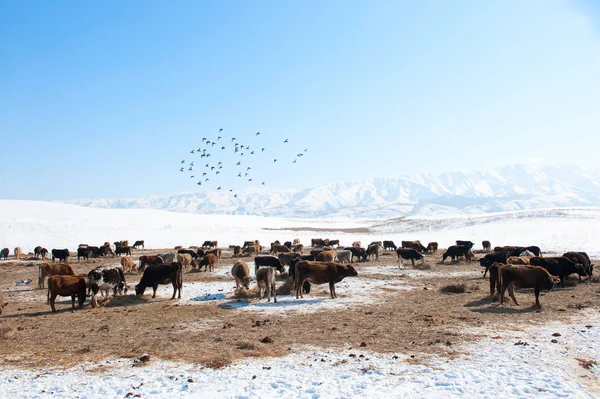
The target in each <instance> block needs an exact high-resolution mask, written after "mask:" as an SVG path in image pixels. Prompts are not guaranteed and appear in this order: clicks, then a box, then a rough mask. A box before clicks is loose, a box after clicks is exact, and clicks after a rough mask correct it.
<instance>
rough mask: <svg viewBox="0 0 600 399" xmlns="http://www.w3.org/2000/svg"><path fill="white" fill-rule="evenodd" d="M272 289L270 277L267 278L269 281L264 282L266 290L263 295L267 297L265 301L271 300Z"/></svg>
mask: <svg viewBox="0 0 600 399" xmlns="http://www.w3.org/2000/svg"><path fill="white" fill-rule="evenodd" d="M273 273H274V272H273ZM272 291H273V284H271V279H269V281H267V284H266V292H265V296H266V297H268V298H269V299H268V300H267V302H271V293H272Z"/></svg>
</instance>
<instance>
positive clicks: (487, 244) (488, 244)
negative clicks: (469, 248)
mask: <svg viewBox="0 0 600 399" xmlns="http://www.w3.org/2000/svg"><path fill="white" fill-rule="evenodd" d="M481 246H482V247H483V250H484V251H490V250H491V249H492V243H491V242H489V241H488V240H483V241H481Z"/></svg>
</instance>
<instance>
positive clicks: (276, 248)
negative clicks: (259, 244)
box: [269, 244, 292, 255]
mask: <svg viewBox="0 0 600 399" xmlns="http://www.w3.org/2000/svg"><path fill="white" fill-rule="evenodd" d="M291 251H292V250H291V249H289V248H288V247H286V246H285V245H278V244H273V245H271V250H270V251H269V252H270V253H272V254H273V255H277V254H278V253H280V252H291Z"/></svg>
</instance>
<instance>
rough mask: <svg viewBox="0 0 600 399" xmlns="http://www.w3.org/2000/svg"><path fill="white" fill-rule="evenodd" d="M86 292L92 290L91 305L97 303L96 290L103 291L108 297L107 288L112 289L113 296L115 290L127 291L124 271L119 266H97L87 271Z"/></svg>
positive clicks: (94, 305) (115, 292)
mask: <svg viewBox="0 0 600 399" xmlns="http://www.w3.org/2000/svg"><path fill="white" fill-rule="evenodd" d="M88 280H89V283H88V293H89V292H90V291H91V292H92V307H93V308H95V307H96V306H97V305H98V302H97V300H96V294H98V291H103V292H105V293H106V296H107V297H108V290H110V289H112V290H113V296H115V295H117V291H119V292H122V291H123V290H124V289H125V292H127V287H126V281H125V273H123V268H122V267H121V266H101V267H97V268H95V269H94V270H92V271H91V272H89V273H88Z"/></svg>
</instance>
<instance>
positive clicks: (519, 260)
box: [505, 252, 531, 266]
mask: <svg viewBox="0 0 600 399" xmlns="http://www.w3.org/2000/svg"><path fill="white" fill-rule="evenodd" d="M505 253H506V252H505ZM530 259H531V257H528V256H509V257H508V259H507V260H506V264H507V265H523V266H527V265H530V262H529V260H530Z"/></svg>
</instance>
